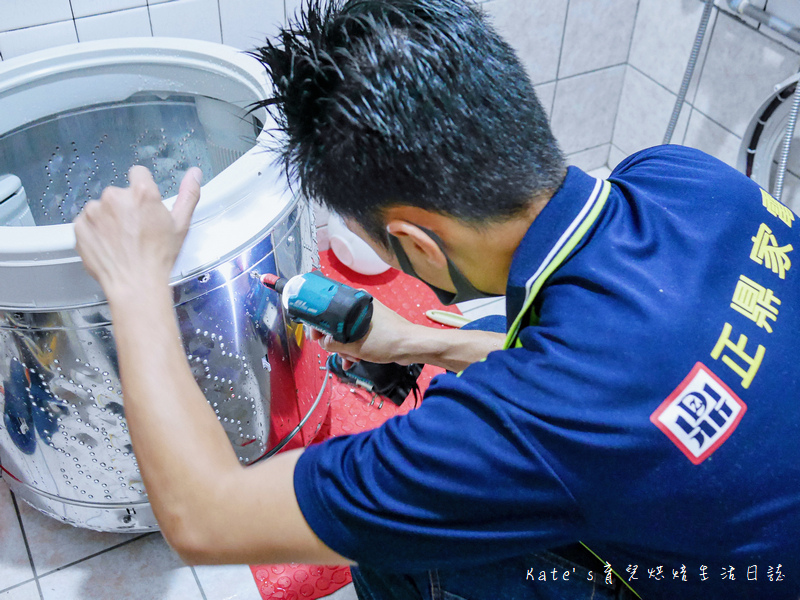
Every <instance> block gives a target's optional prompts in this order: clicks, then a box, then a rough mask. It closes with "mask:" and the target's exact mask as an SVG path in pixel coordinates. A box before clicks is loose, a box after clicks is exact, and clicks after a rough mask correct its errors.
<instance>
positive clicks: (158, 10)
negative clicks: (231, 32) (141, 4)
mask: <svg viewBox="0 0 800 600" xmlns="http://www.w3.org/2000/svg"><path fill="white" fill-rule="evenodd" d="M150 22H151V23H152V25H153V35H155V36H167V37H179V38H192V39H197V40H206V41H209V42H221V41H222V34H221V33H220V26H219V5H218V4H217V0H175V1H174V2H165V3H163V4H156V5H155V6H150Z"/></svg>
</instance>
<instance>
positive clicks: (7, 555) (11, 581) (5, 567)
mask: <svg viewBox="0 0 800 600" xmlns="http://www.w3.org/2000/svg"><path fill="white" fill-rule="evenodd" d="M0 540H2V542H1V543H0V590H3V589H5V588H8V587H11V586H12V585H17V584H18V583H22V582H23V581H26V580H28V579H33V569H32V568H31V563H30V560H29V559H28V551H27V550H26V549H25V541H24V539H23V537H22V530H21V529H20V527H19V519H17V511H16V510H14V502H13V500H12V499H11V491H10V490H9V489H8V486H7V485H6V484H5V483H3V482H2V481H0Z"/></svg>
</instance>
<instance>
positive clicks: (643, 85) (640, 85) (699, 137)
mask: <svg viewBox="0 0 800 600" xmlns="http://www.w3.org/2000/svg"><path fill="white" fill-rule="evenodd" d="M752 4H754V5H759V6H760V7H762V8H764V7H765V8H766V9H767V10H770V11H774V12H775V13H776V14H779V13H780V14H782V15H785V16H786V17H787V18H788V17H790V16H793V17H794V20H795V21H800V2H798V1H797V0H760V4H759V2H752ZM702 12H703V3H702V2H701V1H699V0H669V1H665V0H639V11H638V15H637V18H636V25H635V27H634V31H633V39H632V42H631V52H630V57H629V60H628V65H627V66H626V67H625V76H624V83H623V87H622V95H621V98H620V104H619V111H618V113H617V118H616V123H615V127H614V135H613V138H612V145H611V153H610V156H609V166H611V167H613V166H615V165H616V164H617V163H618V162H619V161H620V160H621V159H622V158H624V157H625V156H627V155H628V154H630V153H632V152H635V151H637V150H640V149H642V148H646V147H649V146H653V145H655V144H659V143H661V141H662V138H663V136H664V132H665V131H666V128H667V124H668V122H669V119H670V115H671V113H672V109H673V106H674V104H675V99H676V96H677V93H678V90H679V89H680V86H681V81H682V79H683V74H684V70H685V68H686V63H687V60H688V58H689V55H690V53H691V48H692V45H693V43H694V38H695V33H696V31H697V27H698V24H699V23H700V18H701V15H702ZM798 68H800V46H798V45H797V44H794V43H792V42H791V41H790V40H788V39H787V38H785V37H784V36H781V35H780V34H777V33H775V32H773V31H772V30H770V29H769V28H767V27H765V26H763V25H762V26H759V24H758V23H757V22H755V21H753V20H751V19H748V18H742V17H740V16H738V15H735V14H733V13H732V12H731V11H730V9H729V8H728V5H727V2H725V0H717V2H716V7H715V8H714V9H713V10H712V13H711V19H710V21H709V24H708V29H707V32H706V36H705V40H704V44H703V47H702V50H701V52H700V55H699V59H698V61H697V64H696V67H695V72H694V77H693V80H692V84H691V86H690V87H689V92H688V95H687V97H686V100H687V102H686V104H685V105H684V107H683V110H682V113H681V117H680V120H679V121H678V125H677V127H676V129H675V133H674V135H673V138H672V143H677V144H685V145H687V146H693V147H696V148H699V149H701V150H704V151H706V152H708V153H709V154H712V155H714V156H716V157H717V158H720V159H721V160H723V161H725V162H727V163H728V164H730V165H733V166H736V165H737V159H738V155H739V148H740V145H741V143H742V136H743V135H744V133H745V130H746V128H747V126H748V124H749V122H750V120H751V118H752V116H753V115H754V113H755V111H756V110H757V109H758V108H759V106H760V105H761V103H762V102H763V101H764V100H766V98H767V97H768V96H769V95H770V94H771V93H772V92H773V86H774V85H775V84H778V83H780V82H781V81H783V80H785V79H786V78H788V77H789V76H791V75H793V74H794V73H796V72H797V71H798ZM796 162H797V161H796ZM798 166H800V164H798V165H795V167H793V170H795V171H797V167H798ZM797 174H798V173H797V172H795V173H794V174H792V173H790V174H788V175H787V186H788V188H793V189H800V186H798V185H797V183H799V182H800V180H798V179H797V177H796V175H797ZM788 188H787V191H788Z"/></svg>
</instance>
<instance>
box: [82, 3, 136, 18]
mask: <svg viewBox="0 0 800 600" xmlns="http://www.w3.org/2000/svg"><path fill="white" fill-rule="evenodd" d="M70 2H71V3H72V12H73V14H74V15H75V17H76V18H80V17H88V16H89V15H100V14H103V13H110V12H114V11H117V10H124V9H126V8H137V7H141V6H145V7H146V6H147V0H70Z"/></svg>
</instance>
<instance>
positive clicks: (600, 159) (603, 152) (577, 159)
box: [567, 144, 611, 172]
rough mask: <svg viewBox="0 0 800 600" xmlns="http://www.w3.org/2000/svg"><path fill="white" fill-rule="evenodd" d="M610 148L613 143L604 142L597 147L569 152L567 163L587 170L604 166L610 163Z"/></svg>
mask: <svg viewBox="0 0 800 600" xmlns="http://www.w3.org/2000/svg"><path fill="white" fill-rule="evenodd" d="M610 148H611V144H603V145H602V146H597V147H596V148H589V149H588V150H583V151H582V152H576V153H575V154H569V155H568V156H567V164H569V165H574V166H576V167H578V168H579V169H582V170H584V171H587V172H588V171H592V170H594V169H597V168H598V167H604V166H605V165H606V164H607V163H608V151H609V149H610Z"/></svg>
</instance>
